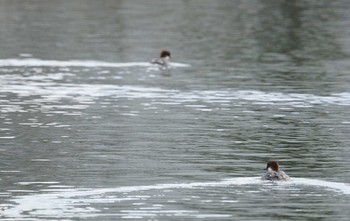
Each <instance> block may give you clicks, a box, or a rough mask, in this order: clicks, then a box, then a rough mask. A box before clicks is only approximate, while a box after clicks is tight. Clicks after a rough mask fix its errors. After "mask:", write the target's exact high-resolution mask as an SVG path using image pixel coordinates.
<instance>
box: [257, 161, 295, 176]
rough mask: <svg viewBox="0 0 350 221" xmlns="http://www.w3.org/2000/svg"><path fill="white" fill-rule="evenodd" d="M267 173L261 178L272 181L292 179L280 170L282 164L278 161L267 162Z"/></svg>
mask: <svg viewBox="0 0 350 221" xmlns="http://www.w3.org/2000/svg"><path fill="white" fill-rule="evenodd" d="M265 170H266V173H265V174H264V175H263V176H262V177H261V180H271V181H287V180H290V178H289V176H288V175H287V174H286V173H285V172H283V171H282V170H280V165H279V163H278V162H277V161H274V160H270V161H269V162H267V166H266V169H265Z"/></svg>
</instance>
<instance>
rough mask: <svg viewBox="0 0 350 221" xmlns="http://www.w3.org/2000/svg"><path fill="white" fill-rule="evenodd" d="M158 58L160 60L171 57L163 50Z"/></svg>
mask: <svg viewBox="0 0 350 221" xmlns="http://www.w3.org/2000/svg"><path fill="white" fill-rule="evenodd" d="M160 57H161V58H165V57H169V58H170V57H171V55H170V52H169V51H167V50H163V51H162V52H160Z"/></svg>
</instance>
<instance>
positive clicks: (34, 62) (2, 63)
mask: <svg viewBox="0 0 350 221" xmlns="http://www.w3.org/2000/svg"><path fill="white" fill-rule="evenodd" d="M152 66H155V65H154V64H151V63H150V62H124V63H114V62H104V61H93V60H69V61H58V60H41V59H35V58H28V59H0V67H88V68H94V67H110V68H126V67H152ZM170 67H190V65H189V64H183V63H176V62H172V63H170Z"/></svg>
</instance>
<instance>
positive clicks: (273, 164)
mask: <svg viewBox="0 0 350 221" xmlns="http://www.w3.org/2000/svg"><path fill="white" fill-rule="evenodd" d="M269 168H271V170H273V171H276V172H278V171H279V170H280V165H279V164H278V162H277V161H273V160H270V161H269V162H268V163H267V166H266V170H268V169H269Z"/></svg>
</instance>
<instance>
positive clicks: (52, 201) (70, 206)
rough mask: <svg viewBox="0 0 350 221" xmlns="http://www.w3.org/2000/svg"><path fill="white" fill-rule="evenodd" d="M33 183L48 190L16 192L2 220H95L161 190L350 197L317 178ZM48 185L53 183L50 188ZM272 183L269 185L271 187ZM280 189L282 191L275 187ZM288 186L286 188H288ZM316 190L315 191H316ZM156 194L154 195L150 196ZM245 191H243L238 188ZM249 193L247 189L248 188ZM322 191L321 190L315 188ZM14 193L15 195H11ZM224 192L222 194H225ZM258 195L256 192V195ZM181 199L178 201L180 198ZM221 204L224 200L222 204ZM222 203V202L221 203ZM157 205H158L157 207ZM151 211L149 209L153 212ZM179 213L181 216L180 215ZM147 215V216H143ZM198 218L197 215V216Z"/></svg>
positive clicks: (349, 189) (345, 189)
mask: <svg viewBox="0 0 350 221" xmlns="http://www.w3.org/2000/svg"><path fill="white" fill-rule="evenodd" d="M19 184H20V185H23V186H26V185H33V184H35V183H31V182H28V183H27V182H21V183H19ZM37 184H40V185H42V184H48V185H49V186H48V187H50V188H49V189H43V190H40V191H41V192H39V193H35V192H33V191H32V192H30V191H29V192H28V191H27V190H23V191H22V192H21V191H18V192H20V193H21V195H20V196H14V197H13V198H10V199H8V200H7V202H8V203H7V204H0V209H1V211H2V217H3V218H4V217H6V218H11V220H12V218H21V219H22V220H27V219H28V220H31V218H32V217H36V216H40V217H52V216H55V217H66V218H67V217H77V216H78V217H81V218H82V217H86V218H87V217H97V216H100V215H101V214H100V212H101V210H100V209H99V207H98V206H97V205H98V204H102V205H104V206H107V205H108V204H113V205H114V206H115V205H116V204H118V203H121V206H122V205H124V207H125V204H126V205H129V204H130V206H131V205H133V206H135V205H138V204H140V205H143V204H145V203H147V200H151V202H150V204H154V203H153V201H152V196H159V191H161V190H164V193H163V194H166V193H167V192H169V190H173V191H172V192H174V191H181V189H192V190H195V189H200V190H203V189H206V188H216V187H218V188H222V187H233V186H235V189H236V190H237V189H239V186H254V185H255V186H256V187H257V191H258V192H259V191H261V186H264V185H269V186H268V187H267V188H264V191H266V190H267V191H268V190H269V189H271V188H272V189H274V188H275V187H277V189H279V191H295V189H302V186H312V187H321V188H325V189H326V190H330V191H335V192H340V193H343V194H345V195H349V194H350V185H349V184H347V183H339V182H331V181H323V180H317V179H306V178H293V179H291V181H283V182H270V181H261V180H260V177H237V178H229V179H223V180H220V181H208V182H192V183H168V184H155V185H144V186H125V187H116V188H90V189H85V188H84V189H83V188H81V189H77V188H72V187H69V186H59V185H57V182H44V183H41V182H38V183H37ZM50 184H53V185H51V186H50ZM271 184H273V185H271ZM279 187H283V188H279ZM288 187H290V188H288ZM317 189H319V188H317ZM152 191H156V192H157V194H154V192H152ZM242 191H245V188H242ZM249 191H251V188H249ZM319 191H320V192H322V189H319ZM215 192H216V194H220V189H218V190H216V191H215ZM13 193H15V192H13ZM226 193H227V192H225V191H224V192H223V194H225V195H226ZM257 194H258V193H257ZM180 200H181V199H180ZM223 202H224V201H223ZM225 202H226V201H225ZM232 202H236V201H234V200H227V203H232ZM157 205H159V204H157ZM162 207H163V205H161V206H160V207H159V208H157V209H160V210H158V211H159V212H162V213H169V214H170V213H179V211H177V210H174V211H167V210H165V211H162V210H161V209H162ZM154 211H155V210H152V212H154ZM138 212H140V214H141V212H142V214H146V213H147V211H146V212H145V211H144V210H139V211H138V210H132V211H131V210H130V211H129V210H121V211H120V214H121V216H125V217H128V216H129V217H133V215H135V214H136V215H138V216H140V214H139V213H138ZM182 212H183V213H182ZM186 213H187V215H188V216H192V215H193V214H194V212H193V211H187V210H184V211H181V214H182V215H186ZM146 215H147V214H146ZM197 215H201V214H197Z"/></svg>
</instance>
